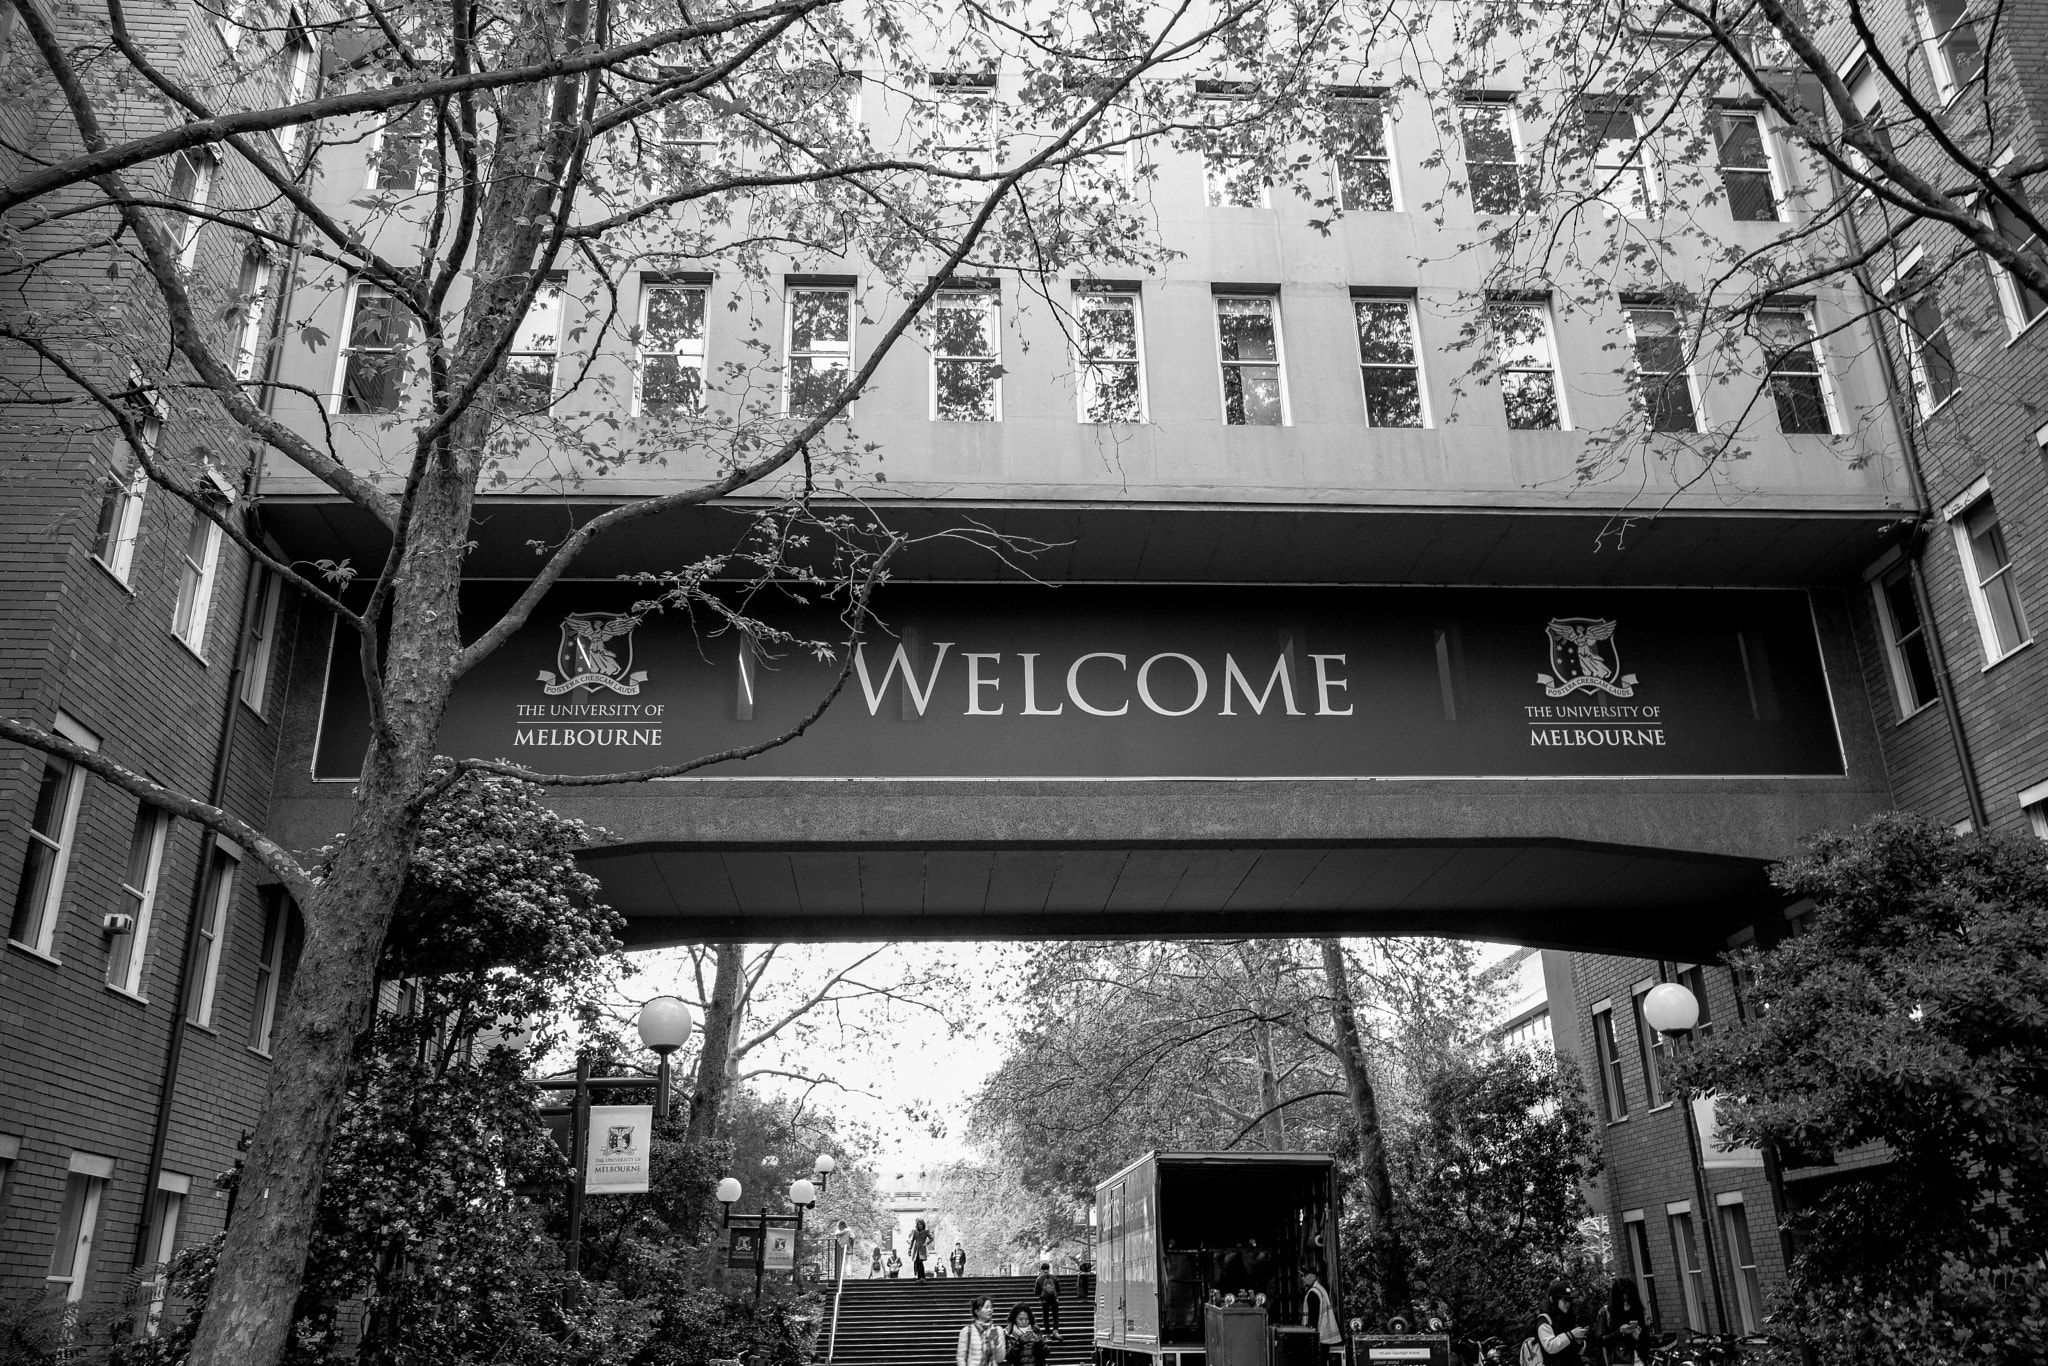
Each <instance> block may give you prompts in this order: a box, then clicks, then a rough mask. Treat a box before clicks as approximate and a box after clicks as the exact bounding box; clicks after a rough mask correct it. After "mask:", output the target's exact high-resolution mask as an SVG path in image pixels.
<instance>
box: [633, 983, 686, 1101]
mask: <svg viewBox="0 0 2048 1366" xmlns="http://www.w3.org/2000/svg"><path fill="white" fill-rule="evenodd" d="M695 1023H696V1021H695V1020H694V1019H692V1018H691V1016H690V1008H689V1007H688V1006H687V1005H685V1004H683V1003H682V1002H681V1001H679V1000H677V999H676V998H675V997H673V996H657V997H655V998H654V999H653V1000H651V1001H649V1002H647V1003H646V1004H645V1005H643V1006H641V1007H640V1042H641V1043H643V1044H645V1045H647V1046H648V1047H649V1048H651V1049H653V1050H654V1052H655V1054H656V1056H658V1057H659V1058H660V1059H661V1068H660V1070H659V1071H658V1072H656V1074H655V1079H654V1117H655V1119H656V1120H659V1121H666V1120H667V1119H668V1092H669V1078H670V1073H669V1055H670V1054H672V1053H674V1052H675V1051H676V1050H677V1049H678V1048H681V1047H682V1046H683V1045H684V1044H686V1043H688V1042H689V1041H690V1028H691V1026H692V1025H694V1024H695Z"/></svg>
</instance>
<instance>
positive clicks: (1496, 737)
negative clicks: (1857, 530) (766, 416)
mask: <svg viewBox="0 0 2048 1366" xmlns="http://www.w3.org/2000/svg"><path fill="white" fill-rule="evenodd" d="M516 588H517V585H516V584H504V583H482V584H476V585H472V586H471V587H470V588H469V589H468V590H467V591H466V595H465V599H464V613H463V625H464V628H465V631H466V632H469V633H474V632H475V631H477V630H479V629H481V628H482V627H483V626H485V625H487V624H488V623H490V622H491V621H494V620H495V619H496V618H497V616H498V614H499V613H500V612H502V611H503V609H504V607H505V606H506V605H507V603H509V602H510V601H511V599H512V596H513V594H514V592H515V590H516ZM636 596H637V595H636V592H635V590H634V588H633V586H631V585H626V584H617V583H583V584H571V585H565V586H563V587H560V588H558V589H556V590H555V591H554V592H552V593H550V594H549V595H548V596H547V597H546V598H545V599H544V600H543V602H542V603H541V605H540V608H539V609H538V610H536V611H535V612H534V613H533V615H532V617H531V618H530V619H529V621H528V624H527V625H526V626H525V627H524V628H522V629H521V630H520V631H518V632H516V633H514V635H513V636H512V637H511V639H510V640H509V641H508V642H507V643H506V644H505V646H504V647H503V648H501V649H500V650H499V651H498V652H497V653H496V654H495V655H493V656H492V657H491V658H490V659H488V660H486V661H485V662H484V663H482V664H481V665H479V666H478V667H477V668H476V669H474V670H472V671H471V672H470V673H469V674H468V675H467V676H465V677H464V679H463V680H462V682H461V683H460V684H459V685H458V686H457V688H456V691H455V695H454V698H453V701H452V703H451V705H450V707H449V709H448V713H447V717H446V720H445V721H444V723H443V726H442V731H441V738H440V745H439V747H440V749H441V751H442V752H443V753H447V754H454V755H458V756H471V757H485V758H506V759H511V760H514V761H516V762H519V763H523V764H526V765H528V766H530V767H533V768H537V769H540V770H542V771H546V772H565V773H581V774H589V773H603V772H612V771H621V770H631V769H637V768H644V767H650V766H653V765H657V764H663V763H677V762H681V761H683V760H687V759H690V758H694V757H696V756H698V755H703V754H709V753H715V752H717V751H720V750H723V749H728V748H734V747H738V746H744V745H748V744H752V743H755V742H758V741H761V740H765V739H768V738H770V737H773V736H774V735H776V734H778V733H779V732H781V731H783V730H785V729H786V728H788V727H789V726H790V725H792V724H794V723H795V722H796V721H798V720H799V719H801V718H802V717H803V716H805V715H806V714H807V713H808V712H809V711H810V710H811V709H812V708H813V707H814V706H816V704H817V702H818V700H819V699H820V698H821V697H823V696H824V695H825V693H826V692H827V691H828V690H829V689H830V688H831V686H832V684H833V682H834V680H835V678H836V677H837V676H838V673H839V669H840V667H841V665H840V663H839V662H838V661H839V660H840V659H843V658H844V652H843V642H844V637H845V628H844V627H843V626H842V625H841V624H840V623H839V622H838V620H837V619H836V617H834V616H833V615H832V614H831V613H830V612H829V611H828V610H824V609H796V608H792V609H790V610H788V611H787V612H782V613H779V614H773V615H772V616H771V619H772V620H773V621H774V623H775V624H776V625H777V626H778V627H781V628H784V629H787V630H790V631H792V632H794V633H796V634H797V635H798V637H800V638H802V639H806V640H818V641H836V642H839V645H838V646H835V649H836V650H837V652H838V653H837V657H836V658H835V659H834V660H833V661H830V662H827V661H822V660H819V659H817V658H814V657H813V656H812V655H811V654H810V653H809V652H808V651H806V650H804V649H801V648H797V647H789V648H785V649H781V650H779V651H777V652H776V653H775V654H774V655H773V656H772V657H761V656H759V655H757V654H756V653H755V651H754V649H753V647H751V646H750V645H749V644H748V643H747V642H746V641H745V640H742V639H740V638H738V637H736V636H734V635H732V634H726V635H715V636H700V635H699V634H698V633H697V632H696V630H695V629H694V628H693V626H692V623H691V622H690V621H688V620H687V619H685V618H684V617H682V616H679V615H675V614H663V615H653V616H639V617H636V616H634V615H633V614H632V609H633V607H634V605H635V600H636ZM760 602H761V599H760V598H758V597H757V598H756V599H755V600H754V602H753V603H752V604H750V608H751V610H755V611H761V612H764V614H766V609H762V608H761V607H760V605H759V604H760ZM875 608H876V611H877V613H878V614H879V617H880V620H881V622H882V623H883V625H881V626H878V627H876V628H874V630H873V631H872V633H871V636H870V638H869V639H867V640H865V641H864V643H863V644H862V645H861V647H860V648H859V650H858V651H857V654H856V659H855V668H854V670H853V674H852V676H851V677H850V678H849V679H848V680H847V683H846V687H845V690H844V692H842V693H841V694H840V696H839V699H838V700H837V702H835V703H834V704H833V706H832V707H831V709H830V710H828V711H827V712H826V714H825V715H824V717H823V718H822V719H821V720H820V721H819V722H818V723H817V724H816V725H814V726H813V727H812V728H811V729H810V730H809V731H808V732H807V733H806V734H805V735H804V736H803V737H802V738H801V739H799V740H797V741H795V742H794V743H791V744H788V745H784V746H781V747H779V748H776V749H773V750H770V751H768V752H766V753H764V754H761V755H759V756H757V757H755V758H753V759H750V760H747V761H745V762H744V763H729V764H724V765H716V766H713V767H711V768H707V769H704V770H700V771H699V772H698V773H697V774H696V775H694V776H696V777H698V778H709V779H720V778H747V779H752V778H764V777H767V778H820V779H844V778H855V779H859V778H939V779H946V778H953V779H988V778H1022V779H1080V780H1088V779H1105V778H1123V779H1147V778H1224V779H1233V780H1243V779H1262V778H1267V779H1323V778H1343V779H1360V778H1366V779H1370V778H1454V779H1455V778H1501V779H1516V778H1588V779H1602V778H1619V777H1646V778H1678V777H1710V778H1711V777H1749V778H1754V777H1782V776H1834V775H1839V774H1841V773H1842V771H1843V766H1842V752H1841V746H1840V743H1839V741H1838V738H1837V735H1836V730H1835V719H1834V709H1833V704H1832V701H1831V699H1830V697H1829V693H1828V681H1827V676H1826V673H1825V671H1824V669H1823V667H1822V662H1821V653H1820V647H1819V643H1818V640H1817V637H1816V635H1815V631H1814V626H1813V617H1812V612H1811V609H1810V607H1809V605H1808V602H1807V598H1806V595H1805V594H1804V593H1802V592H1799V591H1794V590H1780V589H1686V588H1672V589H1659V588H1640V589H1635V588H1341V587H1340V588H1331V587H1256V588H1254V587H1229V586H1143V585H1103V584H1068V585H1064V586H1059V587H1048V586H1042V585H1013V584H983V585H971V586H969V585H956V584H921V585H920V584H908V585H891V586H889V587H887V588H886V589H884V590H883V591H882V592H881V593H879V594H877V596H876V599H875ZM357 669H358V665H357V659H356V655H355V652H354V651H353V650H350V649H347V648H337V649H335V650H334V651H333V652H332V655H331V658H330V661H329V670H328V684H327V696H326V699H325V707H324V710H323V716H322V724H321V731H320V738H319V745H318V752H317V755H316V757H315V776H316V777H317V778H321V779H327V780H343V779H353V778H354V777H355V775H356V771H357V769H358V768H359V767H360V762H361V756H362V753H363V748H364V745H365V743H366V740H367V737H368V734H369V730H368V710H367V706H366V704H365V702H364V699H363V692H362V686H361V682H360V679H359V677H358V673H357Z"/></svg>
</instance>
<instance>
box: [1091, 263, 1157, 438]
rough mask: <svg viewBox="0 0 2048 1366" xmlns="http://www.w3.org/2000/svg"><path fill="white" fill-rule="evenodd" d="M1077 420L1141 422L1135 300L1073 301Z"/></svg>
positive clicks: (1098, 297) (1140, 339) (1095, 296)
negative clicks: (1078, 396)
mask: <svg viewBox="0 0 2048 1366" xmlns="http://www.w3.org/2000/svg"><path fill="white" fill-rule="evenodd" d="M1075 302H1076V309H1075V319H1074V330H1075V334H1076V336H1075V341H1076V343H1077V345H1078V346H1079V348H1080V352H1081V354H1080V356H1079V357H1078V360H1079V369H1080V377H1081V384H1080V389H1081V420H1082V421H1083V422H1097V423H1103V422H1143V421H1144V420H1145V375H1144V335H1143V332H1142V329H1141V327H1140V324H1139V318H1138V296H1137V295H1136V294H1123V293H1107V292H1104V293H1086V294H1082V295H1080V296H1079V297H1078V298H1077V299H1076V301H1075Z"/></svg>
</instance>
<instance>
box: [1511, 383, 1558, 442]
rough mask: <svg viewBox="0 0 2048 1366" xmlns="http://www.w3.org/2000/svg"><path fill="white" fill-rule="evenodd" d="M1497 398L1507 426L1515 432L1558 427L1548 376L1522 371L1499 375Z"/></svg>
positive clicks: (1554, 394) (1553, 387)
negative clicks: (1504, 413) (1499, 383)
mask: <svg viewBox="0 0 2048 1366" xmlns="http://www.w3.org/2000/svg"><path fill="white" fill-rule="evenodd" d="M1500 396H1501V402H1502V404H1503V406H1505V407H1506V408H1507V414H1508V426H1510V427H1512V428H1514V429H1516V430H1517V431H1525V432H1528V431H1548V430H1551V429H1553V428H1555V427H1557V426H1558V425H1559V418H1558V412H1557V385H1556V383H1555V382H1554V381H1553V380H1552V379H1551V377H1550V376H1549V375H1542V374H1531V373H1530V372H1528V371H1526V370H1523V371H1516V372H1513V373H1510V374H1507V375H1503V376H1502V377H1501V385H1500Z"/></svg>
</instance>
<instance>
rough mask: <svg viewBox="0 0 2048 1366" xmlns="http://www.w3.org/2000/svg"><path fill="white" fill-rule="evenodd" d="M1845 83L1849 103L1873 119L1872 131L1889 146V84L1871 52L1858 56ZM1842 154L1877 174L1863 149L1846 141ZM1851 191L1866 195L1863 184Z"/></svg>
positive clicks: (1858, 168)
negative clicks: (1882, 78)
mask: <svg viewBox="0 0 2048 1366" xmlns="http://www.w3.org/2000/svg"><path fill="white" fill-rule="evenodd" d="M1842 85H1843V87H1844V88H1845V89H1846V90H1847V91H1848V92H1849V103H1850V104H1851V105H1852V106H1854V107H1855V110H1856V112H1857V113H1858V114H1860V115H1862V116H1863V118H1864V119H1866V120H1868V121H1869V123H1870V124H1871V131H1872V133H1873V134H1874V135H1875V136H1876V138H1877V140H1878V141H1879V142H1880V143H1882V144H1883V145H1884V146H1885V147H1886V148H1887V149H1889V148H1890V147H1891V133H1890V132H1889V130H1888V129H1887V128H1886V127H1885V121H1884V89H1885V88H1884V85H1883V83H1882V82H1880V81H1879V79H1878V75H1877V65H1876V63H1874V62H1872V61H1871V60H1870V55H1869V54H1868V53H1865V54H1864V55H1862V56H1860V57H1858V58H1857V59H1856V60H1855V62H1853V63H1852V64H1851V65H1850V67H1849V72H1848V74H1847V75H1846V76H1844V77H1842ZM1842 154H1843V155H1844V156H1845V157H1847V158H1848V161H1849V165H1850V166H1851V167H1852V168H1853V169H1854V170H1856V171H1858V172H1860V173H1861V174H1863V175H1865V176H1872V175H1874V173H1875V168H1874V167H1873V166H1872V165H1871V164H1870V158H1869V157H1867V156H1865V155H1864V154H1863V153H1862V152H1861V151H1859V150H1857V149H1856V148H1854V147H1851V146H1849V145H1847V144H1846V143H1845V144H1843V147H1842ZM1851 193H1852V194H1856V195H1862V194H1863V193H1865V191H1864V189H1863V187H1862V186H1860V185H1859V186H1855V187H1854V188H1853V189H1852V190H1851Z"/></svg>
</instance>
